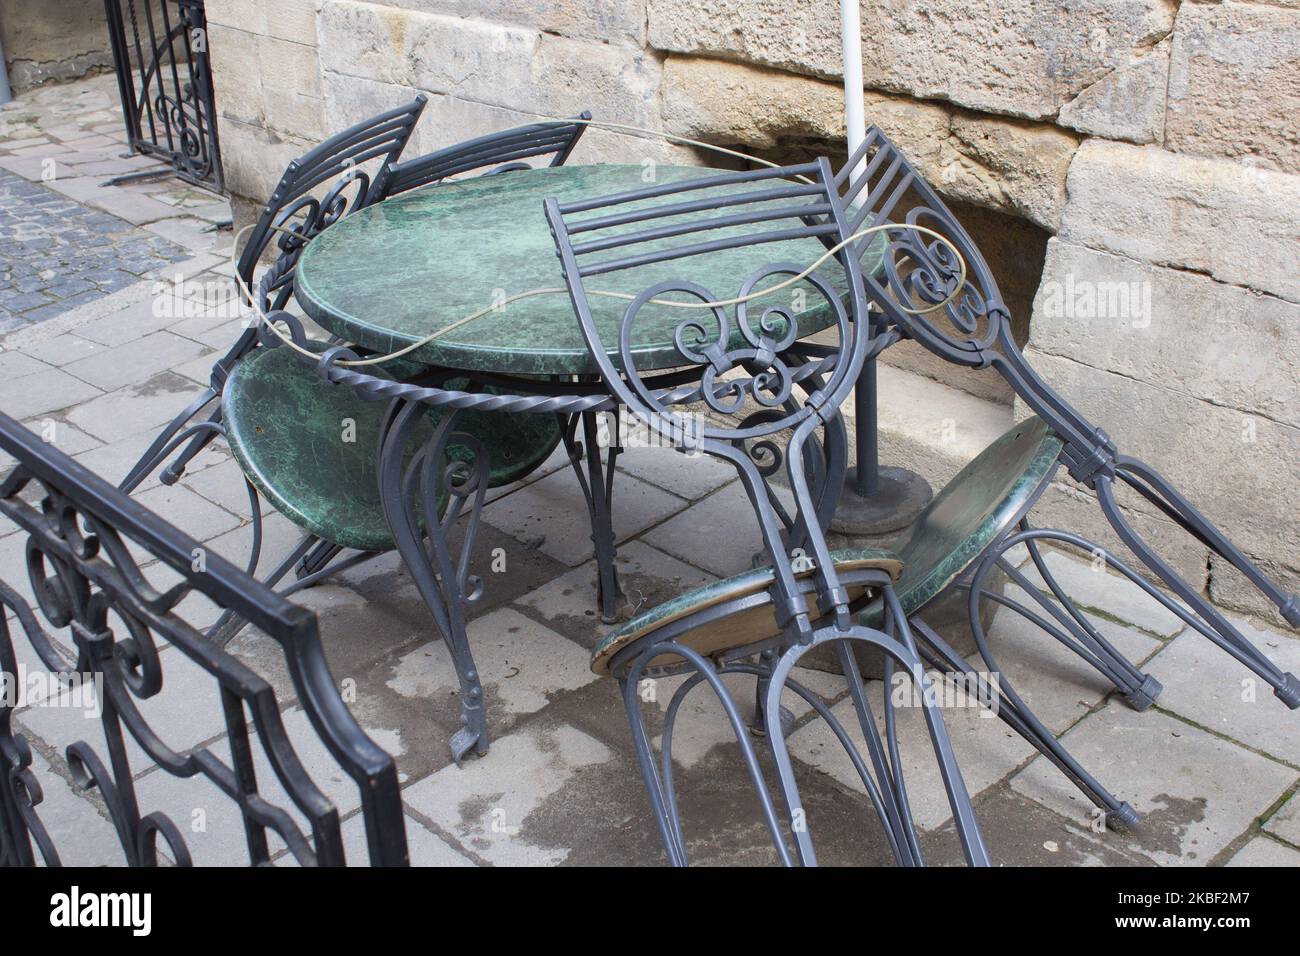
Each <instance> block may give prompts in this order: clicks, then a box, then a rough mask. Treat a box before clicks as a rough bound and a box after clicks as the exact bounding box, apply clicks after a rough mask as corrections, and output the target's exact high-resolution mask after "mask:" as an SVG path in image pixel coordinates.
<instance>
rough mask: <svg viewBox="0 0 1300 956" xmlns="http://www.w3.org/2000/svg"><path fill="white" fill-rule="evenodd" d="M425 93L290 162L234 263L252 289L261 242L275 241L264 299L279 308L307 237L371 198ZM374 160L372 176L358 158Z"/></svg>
mask: <svg viewBox="0 0 1300 956" xmlns="http://www.w3.org/2000/svg"><path fill="white" fill-rule="evenodd" d="M426 99H427V98H426V97H425V96H423V95H419V96H417V97H415V99H413V100H411V102H409V103H406V104H404V105H402V106H399V107H396V108H394V109H391V110H388V111H386V112H383V113H380V114H378V115H377V116H372V117H371V118H370V119H367V120H364V121H363V122H360V123H357V124H356V125H355V126H350V127H348V128H347V129H345V130H343V131H342V132H341V133H338V134H336V135H334V136H331V137H330V138H329V139H327V140H325V142H323V143H321V144H320V145H319V146H317V147H315V148H314V149H312V150H311V151H310V152H307V153H304V154H303V155H302V156H300V157H298V158H297V159H295V160H293V161H292V162H291V163H289V165H288V167H287V168H286V169H285V171H284V175H283V176H282V177H281V178H280V182H279V183H278V184H276V187H275V189H274V191H273V192H272V193H271V198H270V199H268V200H267V203H266V206H265V207H263V209H262V213H261V215H260V216H259V217H258V220H257V224H256V225H255V226H254V227H253V229H252V231H251V233H250V235H249V237H248V240H247V242H246V243H245V244H244V249H243V252H242V253H241V254H240V257H239V262H238V264H237V267H236V271H237V272H238V274H239V276H240V278H241V279H242V280H243V281H244V282H245V283H246V284H247V285H248V287H249V288H250V289H251V288H252V287H253V273H254V270H255V269H256V268H257V263H258V261H259V260H260V259H261V257H262V255H263V253H264V252H265V251H266V248H267V247H268V246H269V245H270V244H271V243H272V242H273V241H274V242H275V243H276V244H277V247H278V249H279V255H278V257H277V259H276V261H275V263H274V264H273V265H272V266H271V267H270V270H269V272H268V278H267V279H264V281H263V282H262V283H261V289H260V290H259V292H260V294H263V295H266V296H268V297H269V296H274V298H273V299H269V301H265V302H263V306H264V307H265V308H268V309H279V308H282V307H283V306H284V304H285V303H286V302H287V301H288V299H289V296H290V295H291V294H292V275H291V272H292V269H293V266H294V265H295V264H296V263H297V261H298V256H299V255H300V254H301V252H302V249H303V248H304V247H305V246H306V245H307V243H308V242H309V241H310V240H311V239H312V238H313V237H315V236H316V235H318V234H319V233H320V232H321V231H322V230H324V229H325V228H326V227H328V226H330V225H333V224H334V223H335V222H337V221H338V220H339V219H341V218H342V217H343V216H345V215H347V214H348V213H349V212H353V211H355V210H357V209H360V208H363V207H364V206H367V205H369V204H370V203H372V202H374V201H375V199H376V193H375V190H374V184H375V182H377V181H378V180H379V179H380V178H382V177H383V175H384V173H385V171H386V170H387V169H388V168H389V167H390V166H391V165H392V164H393V163H395V162H396V161H397V159H398V157H399V156H401V154H402V150H403V149H405V148H406V144H407V142H408V141H409V140H410V138H411V131H412V130H413V129H414V128H415V123H416V120H418V119H419V118H420V113H421V112H422V111H423V110H424V104H425V102H426ZM372 160H378V161H379V170H378V172H377V173H376V174H375V179H374V180H373V181H372V178H371V176H370V174H369V173H368V172H366V170H365V169H363V168H362V166H363V164H365V163H368V162H370V161H372ZM333 179H337V180H338V182H336V183H335V184H334V185H333V186H331V187H330V188H329V189H328V190H327V191H326V192H325V193H324V194H323V195H322V196H320V197H319V198H318V197H316V196H313V195H312V191H313V190H316V189H318V188H319V187H321V186H323V185H324V184H326V183H328V182H329V181H330V180H333Z"/></svg>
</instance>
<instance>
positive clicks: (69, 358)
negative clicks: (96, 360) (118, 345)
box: [22, 332, 105, 366]
mask: <svg viewBox="0 0 1300 956" xmlns="http://www.w3.org/2000/svg"><path fill="white" fill-rule="evenodd" d="M104 348H105V346H103V345H100V344H99V343H98V342H92V341H91V340H90V339H85V338H82V337H81V336H79V335H75V334H73V333H70V332H69V333H65V334H63V335H56V336H54V337H53V338H49V339H46V340H45V341H43V342H37V343H35V344H32V345H24V346H23V349H22V354H25V355H28V356H30V357H32V358H34V359H39V360H40V361H42V362H45V363H47V364H49V365H56V366H62V365H67V364H68V363H69V362H75V361H77V360H78V359H83V358H86V357H88V356H91V355H95V354H97V353H98V352H101V351H103V349H104Z"/></svg>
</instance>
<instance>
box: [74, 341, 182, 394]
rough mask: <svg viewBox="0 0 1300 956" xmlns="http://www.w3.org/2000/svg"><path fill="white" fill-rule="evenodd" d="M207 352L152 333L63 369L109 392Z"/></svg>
mask: <svg viewBox="0 0 1300 956" xmlns="http://www.w3.org/2000/svg"><path fill="white" fill-rule="evenodd" d="M204 351H206V350H205V349H204V348H203V346H201V345H199V344H198V343H197V342H191V341H190V340H189V339H183V338H181V337H180V336H179V335H172V334H171V333H170V332H155V333H154V334H152V335H146V336H145V337H144V338H141V339H137V340H136V341H134V342H130V343H128V344H126V345H122V346H118V347H117V348H114V349H108V350H105V351H102V352H100V353H99V354H98V355H93V356H91V357H90V358H85V359H80V360H78V361H76V362H72V363H71V364H69V365H65V366H64V370H65V371H67V372H68V373H69V374H71V375H75V376H77V378H79V379H82V380H83V381H87V382H90V383H91V384H92V385H95V386H97V387H98V388H102V389H104V390H105V391H112V390H113V389H116V388H121V387H122V386H124V385H129V384H131V383H133V382H139V381H142V380H143V379H146V378H149V377H150V376H153V375H156V374H158V373H159V372H163V371H166V370H168V369H171V368H172V367H174V366H175V365H177V364H179V363H181V362H184V361H186V360H189V359H193V358H196V357H197V356H199V355H201V354H203V352H204Z"/></svg>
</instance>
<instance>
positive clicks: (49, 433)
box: [23, 416, 100, 455]
mask: <svg viewBox="0 0 1300 956" xmlns="http://www.w3.org/2000/svg"><path fill="white" fill-rule="evenodd" d="M23 424H25V425H26V426H27V427H28V428H30V429H31V430H32V431H34V432H36V433H37V434H38V435H40V436H41V437H42V438H43V439H45V441H46V442H48V443H49V444H51V445H53V446H54V447H56V448H57V449H58V450H59V451H61V452H63V453H64V454H65V455H80V454H81V453H82V452H85V451H90V450H91V449H92V448H98V447H99V445H100V441H99V439H97V438H94V437H92V436H91V435H87V434H86V433H85V432H83V431H82V430H81V429H80V428H77V427H76V426H75V425H70V424H68V423H67V422H65V421H60V420H59V419H57V418H54V417H52V416H47V417H45V418H35V419H31V420H30V421H26V422H24V423H23Z"/></svg>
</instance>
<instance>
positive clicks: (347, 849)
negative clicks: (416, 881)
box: [343, 813, 476, 867]
mask: <svg viewBox="0 0 1300 956" xmlns="http://www.w3.org/2000/svg"><path fill="white" fill-rule="evenodd" d="M405 824H406V845H407V849H408V850H409V852H410V856H411V866H439V867H441V866H475V865H476V864H475V863H474V861H473V860H471V859H470V858H469V857H467V856H465V855H464V854H463V853H461V852H460V851H459V850H455V849H453V848H452V847H451V846H450V845H449V844H447V843H446V842H445V841H443V840H442V839H440V838H439V837H438V836H437V835H435V834H433V833H431V832H429V829H428V827H426V826H425V825H424V824H423V823H421V822H420V821H419V820H416V819H415V818H414V817H411V816H407V817H406V818H405ZM343 852H344V853H345V854H346V855H347V859H348V865H349V866H360V865H363V864H365V863H367V862H368V861H369V859H370V856H369V850H368V849H367V847H366V820H365V817H363V816H362V815H361V814H359V813H358V814H356V815H355V816H352V817H349V818H348V819H347V820H345V821H344V822H343Z"/></svg>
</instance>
